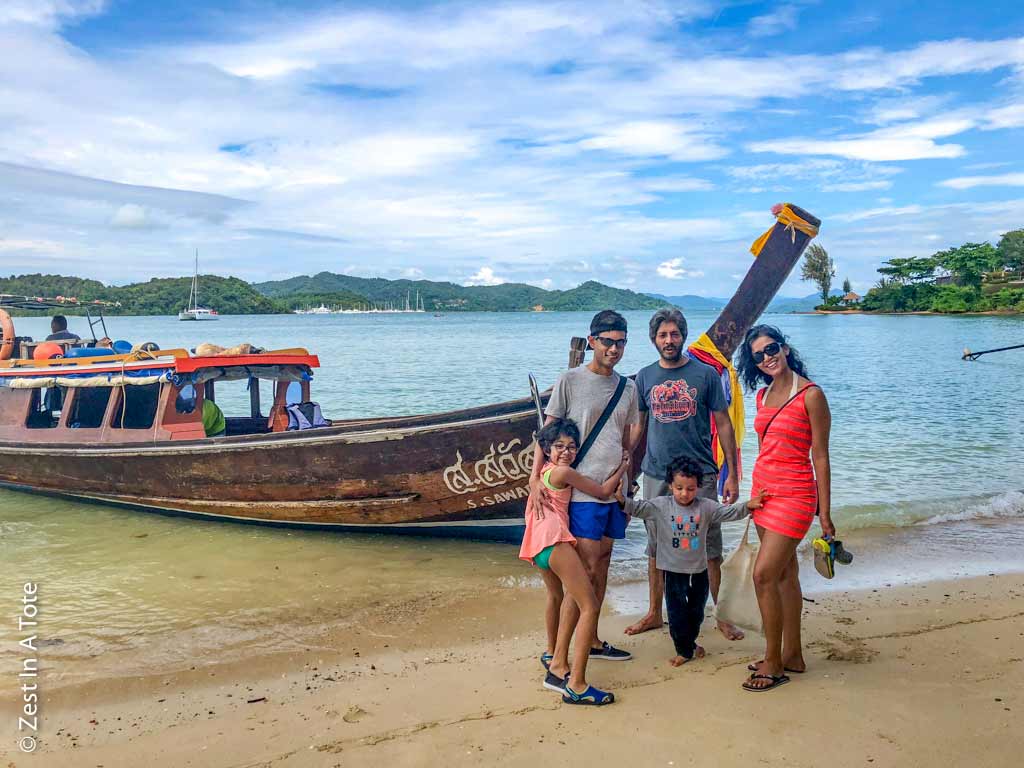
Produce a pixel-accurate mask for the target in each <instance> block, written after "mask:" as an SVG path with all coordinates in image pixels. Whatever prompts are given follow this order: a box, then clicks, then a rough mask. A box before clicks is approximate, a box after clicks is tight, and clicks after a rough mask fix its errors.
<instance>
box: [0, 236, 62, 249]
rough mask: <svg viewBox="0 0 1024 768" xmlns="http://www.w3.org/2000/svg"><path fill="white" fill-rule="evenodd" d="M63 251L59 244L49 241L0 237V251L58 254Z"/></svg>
mask: <svg viewBox="0 0 1024 768" xmlns="http://www.w3.org/2000/svg"><path fill="white" fill-rule="evenodd" d="M63 250H64V246H63V245H62V244H61V243H55V242H53V241H51V240H8V239H7V238H3V237H0V251H36V252H39V253H59V252H60V251H63Z"/></svg>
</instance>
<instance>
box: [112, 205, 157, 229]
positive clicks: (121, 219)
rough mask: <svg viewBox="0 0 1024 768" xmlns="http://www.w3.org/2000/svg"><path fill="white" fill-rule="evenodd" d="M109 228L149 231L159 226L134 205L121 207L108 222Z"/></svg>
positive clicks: (143, 210) (142, 209) (145, 212)
mask: <svg viewBox="0 0 1024 768" xmlns="http://www.w3.org/2000/svg"><path fill="white" fill-rule="evenodd" d="M110 226H112V227H114V228H116V229H150V228H153V227H156V226H159V224H158V223H156V222H155V221H154V220H153V218H152V217H151V216H150V215H149V214H148V212H147V211H146V209H145V208H143V207H142V206H141V205H135V204H134V203H126V204H125V205H122V206H121V207H120V208H118V209H117V211H116V212H115V213H114V216H113V218H112V219H111V220H110Z"/></svg>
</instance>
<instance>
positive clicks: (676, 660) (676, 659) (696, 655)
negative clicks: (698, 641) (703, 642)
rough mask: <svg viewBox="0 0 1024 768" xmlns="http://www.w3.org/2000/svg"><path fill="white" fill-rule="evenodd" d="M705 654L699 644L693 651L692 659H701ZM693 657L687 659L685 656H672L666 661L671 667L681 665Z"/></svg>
mask: <svg viewBox="0 0 1024 768" xmlns="http://www.w3.org/2000/svg"><path fill="white" fill-rule="evenodd" d="M705 655H706V654H705V652H704V649H703V648H702V647H701V646H699V645H698V646H697V647H696V648H695V649H694V651H693V659H703V658H704V656H705ZM693 659H688V658H686V657H685V656H673V657H672V658H671V659H669V660H668V663H669V664H671V665H672V666H673V667H681V666H683V664H686V663H687V662H688V661H693Z"/></svg>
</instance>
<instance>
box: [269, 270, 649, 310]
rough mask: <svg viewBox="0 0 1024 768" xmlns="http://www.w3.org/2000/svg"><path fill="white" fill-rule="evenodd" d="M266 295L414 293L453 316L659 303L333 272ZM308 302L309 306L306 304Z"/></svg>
mask: <svg viewBox="0 0 1024 768" xmlns="http://www.w3.org/2000/svg"><path fill="white" fill-rule="evenodd" d="M254 287H255V288H256V289H257V290H258V291H260V292H261V293H262V294H264V295H265V296H268V297H270V298H273V299H276V300H278V301H285V302H287V303H288V304H289V305H291V306H295V301H296V297H310V296H315V297H318V298H317V301H316V302H315V304H319V303H321V302H322V303H324V304H326V305H328V306H330V305H333V304H344V303H345V300H344V297H345V296H346V295H348V296H351V295H352V294H355V295H357V296H364V297H366V300H368V302H369V303H371V304H381V303H384V302H388V303H391V304H392V305H395V306H397V307H399V308H401V307H403V306H405V301H406V299H407V298H408V300H409V302H410V305H413V304H415V302H416V295H417V294H419V297H420V300H421V301H422V302H423V306H424V308H425V309H427V310H429V311H432V312H437V311H445V312H451V311H458V312H474V311H476V312H527V311H530V310H532V309H535V308H537V307H541V308H543V309H544V310H555V311H561V310H583V311H590V310H593V311H597V310H599V309H605V308H608V307H611V308H614V309H620V310H628V309H656V308H657V307H659V306H661V305H662V304H663V302H661V301H659V300H658V299H654V298H651V297H650V296H646V295H644V294H641V293H636V292H634V291H628V290H623V289H620V288H611V287H609V286H607V285H602V284H601V283H597V282H594V281H589V282H586V283H583V284H582V285H579V286H577V287H576V288H573V289H571V290H568V291H548V290H545V289H543V288H538V287H537V286H534V285H527V284H525V283H502V284H501V285H487V286H463V285H457V284H455V283H447V282H434V281H432V280H386V279H384V278H381V277H374V278H365V277H352V276H351V275H339V274H335V273H333V272H320V273H319V274H316V275H312V276H307V275H301V276H299V277H292V278H289V279H287V280H276V281H271V282H266V283H256V284H255V286H254ZM307 303H310V304H313V303H314V302H307Z"/></svg>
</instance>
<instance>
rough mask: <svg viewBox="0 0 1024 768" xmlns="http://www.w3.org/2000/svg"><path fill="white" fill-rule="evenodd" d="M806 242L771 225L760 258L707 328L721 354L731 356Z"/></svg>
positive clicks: (804, 237)
mask: <svg viewBox="0 0 1024 768" xmlns="http://www.w3.org/2000/svg"><path fill="white" fill-rule="evenodd" d="M789 207H790V209H791V210H792V211H793V212H794V213H795V214H796V215H797V216H799V217H800V218H802V219H803V220H804V221H806V222H807V223H808V224H812V225H814V226H815V227H820V226H821V220H820V219H818V218H817V217H815V216H812V215H811V214H809V213H808V212H807V211H805V210H804V209H803V208H798V207H797V206H795V205H793V204H792V203H790V204H789ZM810 241H811V238H810V237H808V236H807V235H806V234H804V233H803V232H801V231H800V230H793V229H787V228H786V227H785V225H783V224H780V223H779V222H775V228H774V229H773V230H772V234H771V237H769V238H768V242H767V243H765V244H764V248H762V249H761V255H760V256H758V257H757V258H756V259H754V263H753V264H751V266H750V269H749V270H747V274H746V276H745V277H744V278H743V282H741V283H740V287H739V288H738V289H737V290H736V293H735V295H733V297H732V299H731V300H730V301H729V303H728V304H727V305H726V306H725V309H723V310H722V314H721V315H719V316H718V319H717V320H716V321H715V322H714V323H713V324H712V326H711V327H710V328H709V329H708V336H710V337H711V340H712V341H713V342H715V346H716V347H718V350H719V351H720V352H721V353H722V354H723V355H725V356H726V357H728V358H731V357H732V355H733V353H734V352H735V351H736V348H737V347H738V346H739V345H740V343H741V342H742V341H743V337H744V336H745V335H746V333H747V331H748V330H750V327H751V326H752V325H753V324H754V323H755V322H757V318H759V317H760V316H761V315H762V313H763V312H764V311H765V309H767V307H768V304H769V303H770V302H771V300H772V299H773V298H775V294H776V293H777V292H778V290H779V288H780V287H781V286H782V284H783V283H784V282H786V278H787V277H789V273H790V272H792V271H793V267H794V266H796V263H797V262H798V261H800V256H801V255H802V254H803V252H804V249H805V248H806V247H807V244H808V243H809V242H810Z"/></svg>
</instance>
